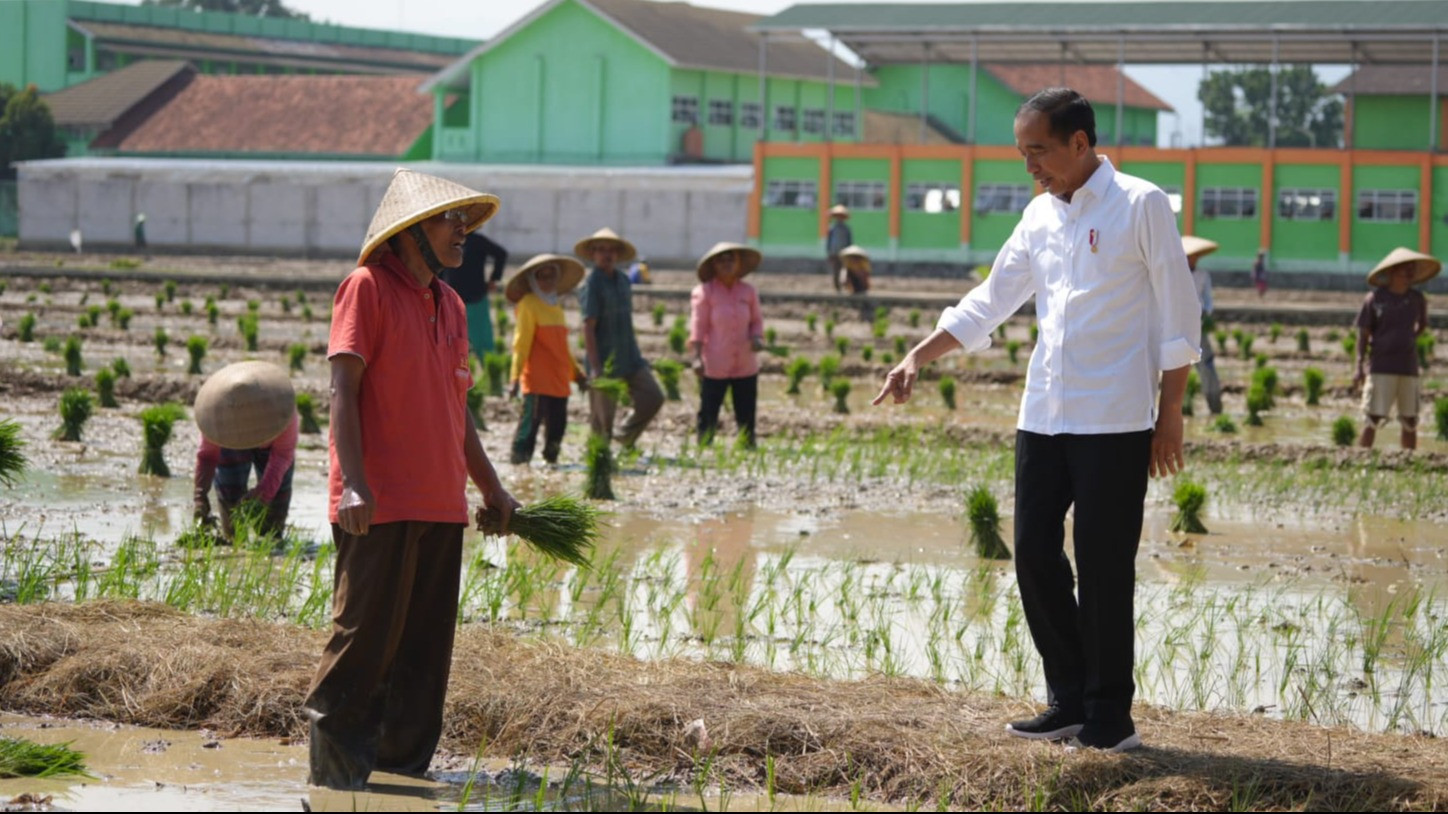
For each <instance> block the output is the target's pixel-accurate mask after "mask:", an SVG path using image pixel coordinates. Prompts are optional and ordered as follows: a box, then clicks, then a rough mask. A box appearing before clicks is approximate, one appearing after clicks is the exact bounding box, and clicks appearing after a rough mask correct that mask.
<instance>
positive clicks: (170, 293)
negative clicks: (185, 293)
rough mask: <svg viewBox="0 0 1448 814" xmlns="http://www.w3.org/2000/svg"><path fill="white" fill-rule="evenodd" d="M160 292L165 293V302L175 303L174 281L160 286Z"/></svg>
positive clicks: (168, 281)
mask: <svg viewBox="0 0 1448 814" xmlns="http://www.w3.org/2000/svg"><path fill="white" fill-rule="evenodd" d="M162 290H163V291H165V292H166V302H175V301H176V281H175V280H167V281H166V282H165V283H164V284H163V285H162Z"/></svg>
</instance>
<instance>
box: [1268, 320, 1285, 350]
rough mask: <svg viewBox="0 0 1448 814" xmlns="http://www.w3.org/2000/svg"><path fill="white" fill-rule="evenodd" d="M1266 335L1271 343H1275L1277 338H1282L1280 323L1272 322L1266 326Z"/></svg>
mask: <svg viewBox="0 0 1448 814" xmlns="http://www.w3.org/2000/svg"><path fill="white" fill-rule="evenodd" d="M1267 337H1268V339H1269V340H1270V341H1271V342H1272V344H1274V345H1275V344H1277V340H1278V339H1280V338H1282V323H1280V322H1274V323H1272V324H1271V325H1269V326H1268V327H1267Z"/></svg>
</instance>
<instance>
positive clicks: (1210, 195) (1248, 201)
mask: <svg viewBox="0 0 1448 814" xmlns="http://www.w3.org/2000/svg"><path fill="white" fill-rule="evenodd" d="M1201 212H1202V217H1204V218H1216V219H1217V220H1250V219H1251V218H1255V217H1257V190H1256V189H1254V188H1251V187H1207V188H1206V189H1204V190H1202V210H1201Z"/></svg>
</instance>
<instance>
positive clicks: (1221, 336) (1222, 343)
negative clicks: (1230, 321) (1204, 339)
mask: <svg viewBox="0 0 1448 814" xmlns="http://www.w3.org/2000/svg"><path fill="white" fill-rule="evenodd" d="M1216 337H1217V352H1218V353H1220V354H1222V355H1223V356H1226V355H1227V337H1228V334H1227V331H1226V330H1225V329H1222V330H1218V331H1217V332H1216Z"/></svg>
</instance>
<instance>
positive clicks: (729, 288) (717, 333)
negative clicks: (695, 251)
mask: <svg viewBox="0 0 1448 814" xmlns="http://www.w3.org/2000/svg"><path fill="white" fill-rule="evenodd" d="M761 259H763V256H762V255H761V254H760V253H759V250H758V249H752V248H750V247H748V246H744V245H741V244H738V243H716V244H714V248H712V249H710V250H709V252H708V253H707V254H705V255H704V256H703V258H701V259H700V260H699V265H698V266H697V269H696V270H697V272H698V275H699V284H698V285H696V286H694V292H693V294H692V296H691V297H690V301H689V306H690V317H691V318H690V320H689V346H690V347H692V348H693V351H694V372H695V373H697V374H698V375H699V392H700V402H699V425H698V426H699V441H700V443H707V442H708V441H709V440H710V439H711V438H713V436H714V431H715V430H716V429H718V427H719V409H720V408H721V407H722V406H723V405H724V394H725V393H726V392H727V393H732V397H733V400H734V421H735V423H736V424H738V425H739V434H740V435H741V436H743V438H744V442H745V443H746V444H748V445H749V446H751V447H752V446H754V409H755V405H756V404H757V402H758V400H759V359H758V357H757V356H756V355H755V354H756V353H758V352H759V351H760V350H762V349H763V348H764V318H763V316H762V315H761V314H760V311H759V292H757V291H755V290H754V286H752V285H750V284H749V283H746V282H744V280H743V278H744V277H745V276H746V275H748V274H749V273H750V272H752V271H754V269H756V268H758V266H759V261H760V260H761Z"/></svg>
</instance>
